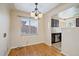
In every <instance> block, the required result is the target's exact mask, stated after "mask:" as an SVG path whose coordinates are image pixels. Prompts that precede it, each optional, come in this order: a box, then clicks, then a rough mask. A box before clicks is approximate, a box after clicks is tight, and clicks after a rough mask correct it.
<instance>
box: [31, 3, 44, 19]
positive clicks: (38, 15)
mask: <svg viewBox="0 0 79 59" xmlns="http://www.w3.org/2000/svg"><path fill="white" fill-rule="evenodd" d="M37 5H38V3H35V6H36V7H35V10H34V11H32V12H31V17H34V18H35V19H39V18H42V16H43V14H42V13H41V12H40V11H39V10H38V8H37Z"/></svg>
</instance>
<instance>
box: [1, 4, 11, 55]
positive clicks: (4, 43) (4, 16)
mask: <svg viewBox="0 0 79 59" xmlns="http://www.w3.org/2000/svg"><path fill="white" fill-rule="evenodd" d="M9 22H10V16H9V8H8V5H7V4H0V56H1V55H7V53H8V49H9V46H8V45H10V44H9V41H10V40H9V25H10V23H9ZM4 33H6V34H7V36H6V37H5V38H4Z"/></svg>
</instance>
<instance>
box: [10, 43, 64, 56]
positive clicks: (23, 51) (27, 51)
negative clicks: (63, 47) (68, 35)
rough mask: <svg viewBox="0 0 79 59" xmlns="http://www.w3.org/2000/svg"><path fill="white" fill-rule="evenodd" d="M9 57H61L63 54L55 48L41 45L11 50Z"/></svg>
mask: <svg viewBox="0 0 79 59" xmlns="http://www.w3.org/2000/svg"><path fill="white" fill-rule="evenodd" d="M9 56H63V54H61V53H60V51H59V50H57V49H56V48H54V47H49V46H48V45H46V44H43V43H41V44H36V45H30V46H25V47H19V48H15V49H12V50H11V51H10V53H9Z"/></svg>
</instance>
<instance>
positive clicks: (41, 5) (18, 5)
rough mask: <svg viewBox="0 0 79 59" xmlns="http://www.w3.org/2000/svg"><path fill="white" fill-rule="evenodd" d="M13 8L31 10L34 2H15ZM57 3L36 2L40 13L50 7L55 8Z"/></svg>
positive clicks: (48, 9)
mask: <svg viewBox="0 0 79 59" xmlns="http://www.w3.org/2000/svg"><path fill="white" fill-rule="evenodd" d="M14 5H15V8H16V9H18V10H21V11H26V12H31V11H33V10H34V8H35V4H34V3H15V4H14ZM57 5H59V4H58V3H38V9H39V11H40V12H42V13H46V12H48V11H50V10H51V9H52V8H55V7H56V6H57Z"/></svg>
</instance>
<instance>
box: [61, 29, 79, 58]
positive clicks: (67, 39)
mask: <svg viewBox="0 0 79 59" xmlns="http://www.w3.org/2000/svg"><path fill="white" fill-rule="evenodd" d="M62 52H63V53H64V54H65V55H70V56H79V28H64V29H63V30H62Z"/></svg>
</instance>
